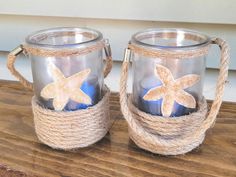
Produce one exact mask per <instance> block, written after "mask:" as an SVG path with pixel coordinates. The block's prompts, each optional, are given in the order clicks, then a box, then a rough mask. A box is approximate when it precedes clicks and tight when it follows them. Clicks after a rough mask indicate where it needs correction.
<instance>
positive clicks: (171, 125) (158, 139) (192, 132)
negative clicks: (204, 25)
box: [120, 38, 229, 155]
mask: <svg viewBox="0 0 236 177" xmlns="http://www.w3.org/2000/svg"><path fill="white" fill-rule="evenodd" d="M211 43H212V44H217V45H218V46H219V47H220V49H221V60H220V71H219V76H218V80H217V85H216V93H215V100H214V101H213V103H212V106H211V109H210V110H209V111H208V109H207V103H206V101H205V99H203V100H200V102H198V110H197V111H196V112H194V113H191V114H189V115H185V116H181V117H178V118H175V119H173V118H168V117H167V118H166V117H161V116H154V115H151V114H148V113H145V112H142V111H141V110H139V109H138V108H136V107H135V105H133V103H132V101H131V100H132V98H131V97H132V96H131V97H130V98H128V96H127V94H126V87H127V77H128V68H129V57H130V55H131V54H130V52H131V51H133V52H138V53H139V54H142V55H145V56H151V57H154V58H155V57H156V58H158V57H161V58H172V57H173V56H174V57H175V58H179V59H181V58H186V57H187V58H193V57H196V56H202V55H204V54H206V53H207V52H208V49H209V46H206V47H204V48H202V50H201V51H195V50H194V51H191V50H189V51H187V52H185V51H177V52H173V51H167V50H166V51H163V50H159V51H158V50H154V49H153V50H152V49H145V48H141V47H137V46H135V45H132V44H130V45H129V48H128V49H127V50H126V52H127V53H126V55H125V58H124V62H123V65H122V72H121V80H120V104H121V111H122V113H123V115H124V118H125V119H126V121H127V123H128V128H129V135H130V138H131V139H132V140H133V141H134V142H135V143H136V144H137V145H138V146H139V147H141V148H142V149H145V150H148V151H150V152H153V153H158V154H163V155H178V154H184V153H187V152H189V151H191V150H193V149H194V148H196V147H198V146H199V145H200V144H201V143H202V142H203V140H204V138H205V133H206V131H207V130H208V129H209V128H211V127H212V126H213V125H214V123H215V120H216V116H217V114H218V112H219V109H220V106H221V103H222V96H223V92H224V86H225V83H226V79H227V75H228V64H229V47H228V45H227V43H226V42H225V41H224V40H222V39H219V38H216V39H212V40H211ZM197 54H198V55H197Z"/></svg>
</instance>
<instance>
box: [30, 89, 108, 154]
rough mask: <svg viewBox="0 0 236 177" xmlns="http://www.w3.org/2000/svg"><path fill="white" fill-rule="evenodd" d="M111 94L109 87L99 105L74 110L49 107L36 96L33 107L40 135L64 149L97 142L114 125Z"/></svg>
mask: <svg viewBox="0 0 236 177" xmlns="http://www.w3.org/2000/svg"><path fill="white" fill-rule="evenodd" d="M109 96H110V90H109V89H108V88H107V87H105V88H104V90H103V98H102V100H100V101H99V102H98V103H97V104H96V105H94V106H92V107H88V108H87V109H82V110H77V111H71V112H63V111H62V112H58V111H53V110H50V109H45V108H43V107H42V106H40V105H39V103H38V102H37V99H36V98H35V96H34V97H33V98H32V109H33V113H34V124H35V131H36V134H37V136H38V139H39V140H40V141H41V142H43V143H44V144H47V145H48V146H50V147H52V148H54V149H63V150H73V149H77V148H82V147H87V146H89V145H91V144H94V143H96V142H97V141H99V140H100V139H102V138H103V137H104V136H105V135H106V133H107V132H108V130H109V129H110V125H111V122H110V115H109Z"/></svg>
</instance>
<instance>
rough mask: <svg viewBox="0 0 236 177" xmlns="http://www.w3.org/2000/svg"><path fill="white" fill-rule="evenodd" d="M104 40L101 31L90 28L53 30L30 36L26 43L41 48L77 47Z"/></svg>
mask: <svg viewBox="0 0 236 177" xmlns="http://www.w3.org/2000/svg"><path fill="white" fill-rule="evenodd" d="M101 39H102V34H101V33H100V32H99V31H96V30H93V29H89V28H71V27H63V28H52V29H46V30H41V31H38V32H35V33H34V34H31V35H29V36H28V37H27V38H26V43H27V44H29V45H37V46H39V47H52V48H54V47H76V46H77V45H81V44H88V43H91V42H96V41H98V40H101Z"/></svg>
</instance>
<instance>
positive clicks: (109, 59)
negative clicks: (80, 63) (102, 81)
mask: <svg viewBox="0 0 236 177" xmlns="http://www.w3.org/2000/svg"><path fill="white" fill-rule="evenodd" d="M104 51H105V55H106V58H105V60H106V63H105V67H104V70H103V73H104V77H105V78H106V77H107V75H108V74H109V73H110V72H111V69H112V53H111V46H110V43H109V41H108V40H107V39H106V40H105V47H104Z"/></svg>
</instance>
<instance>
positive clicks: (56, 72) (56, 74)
mask: <svg viewBox="0 0 236 177" xmlns="http://www.w3.org/2000/svg"><path fill="white" fill-rule="evenodd" d="M48 67H49V70H50V72H51V74H52V77H53V80H54V81H61V80H63V79H65V76H64V74H63V73H62V72H61V71H60V69H59V68H58V67H56V66H55V65H54V64H52V63H50V64H49V66H48Z"/></svg>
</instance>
